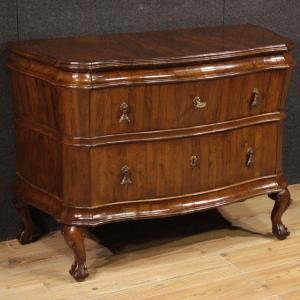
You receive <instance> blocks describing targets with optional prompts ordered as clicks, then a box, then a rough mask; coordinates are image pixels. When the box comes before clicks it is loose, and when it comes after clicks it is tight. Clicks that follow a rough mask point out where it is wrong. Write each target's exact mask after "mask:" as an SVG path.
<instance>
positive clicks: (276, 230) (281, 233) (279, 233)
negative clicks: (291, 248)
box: [269, 188, 292, 240]
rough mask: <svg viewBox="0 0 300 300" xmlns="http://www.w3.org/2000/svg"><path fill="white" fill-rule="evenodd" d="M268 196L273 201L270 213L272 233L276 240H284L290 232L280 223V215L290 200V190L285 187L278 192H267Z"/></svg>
mask: <svg viewBox="0 0 300 300" xmlns="http://www.w3.org/2000/svg"><path fill="white" fill-rule="evenodd" d="M269 197H270V198H271V199H273V200H274V201H275V204H274V207H273V210H272V213H271V220H272V232H273V235H274V236H275V237H276V238H277V239H278V240H285V239H286V238H287V237H288V236H289V234H290V233H289V231H288V229H287V227H286V226H285V225H284V224H283V223H282V220H281V217H282V215H283V213H284V212H285V211H286V210H287V209H288V207H289V205H290V204H291V202H292V200H291V196H290V192H289V190H288V189H287V188H284V189H283V190H282V191H280V192H277V193H272V194H269Z"/></svg>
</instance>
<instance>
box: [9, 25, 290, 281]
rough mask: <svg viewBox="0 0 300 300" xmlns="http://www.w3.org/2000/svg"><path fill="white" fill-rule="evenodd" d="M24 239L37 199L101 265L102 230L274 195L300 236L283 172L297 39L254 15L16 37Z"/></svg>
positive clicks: (80, 273) (78, 250) (32, 231)
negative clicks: (139, 29) (194, 25)
mask: <svg viewBox="0 0 300 300" xmlns="http://www.w3.org/2000/svg"><path fill="white" fill-rule="evenodd" d="M10 49H11V54H10V57H9V59H8V61H7V68H8V70H9V73H10V76H11V83H12V92H13V96H14V101H15V117H16V132H17V172H16V182H15V194H16V197H15V200H14V204H15V207H16V209H17V210H18V212H19V214H20V216H21V217H22V219H23V222H24V228H23V229H22V231H21V233H20V234H19V236H18V238H19V241H20V242H21V243H24V244H25V243H28V242H31V241H33V240H35V239H37V238H38V234H37V228H36V226H35V225H34V223H33V221H32V219H31V217H30V213H29V210H28V206H29V205H32V206H34V207H36V208H38V209H41V210H42V211H44V212H46V213H48V214H50V215H52V216H53V217H54V218H55V219H56V220H57V221H58V222H60V223H62V224H63V229H62V231H63V235H64V238H65V240H66V242H67V244H68V245H69V246H70V247H71V248H72V249H73V251H74V254H75V261H74V264H73V265H72V267H71V270H70V273H71V275H72V276H73V277H74V278H75V279H77V280H83V279H85V277H86V276H87V275H88V271H87V267H86V255H85V249H84V234H85V230H86V228H87V227H88V226H97V225H101V224H104V223H109V222H116V221H122V220H131V219H142V218H156V217H167V216H171V215H177V214H185V213H191V212H195V211H199V210H204V209H209V208H214V207H218V206H221V205H225V204H228V203H232V202H235V201H241V200H244V199H246V198H249V197H252V196H255V195H259V194H264V193H266V194H269V196H270V197H271V198H272V199H274V200H275V205H274V209H273V211H272V216H271V220H272V228H273V233H274V235H275V236H276V237H277V238H279V239H284V238H286V236H287V235H288V231H287V228H286V227H285V226H284V225H283V224H282V221H281V216H282V214H283V212H284V211H285V210H286V209H287V207H288V205H289V203H290V196H289V192H288V190H287V183H286V182H285V180H284V178H283V175H282V170H281V144H282V121H283V118H284V112H283V109H284V100H285V98H286V94H287V90H288V85H289V82H290V78H291V72H292V68H293V65H294V61H293V59H292V57H291V55H290V50H291V49H292V43H291V42H290V41H289V40H288V39H286V38H283V37H281V36H279V35H277V34H275V33H272V32H270V31H268V30H266V29H263V28H260V27H257V26H254V25H240V26H229V27H224V28H204V29H203V28H202V29H186V30H176V31H165V32H153V33H132V34H122V35H107V36H99V37H77V38H75V37H74V38H64V39H49V40H39V41H25V42H16V43H11V44H10Z"/></svg>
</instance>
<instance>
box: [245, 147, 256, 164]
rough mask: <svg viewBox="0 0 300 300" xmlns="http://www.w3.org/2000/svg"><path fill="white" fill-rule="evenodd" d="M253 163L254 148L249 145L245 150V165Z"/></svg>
mask: <svg viewBox="0 0 300 300" xmlns="http://www.w3.org/2000/svg"><path fill="white" fill-rule="evenodd" d="M254 163H255V161H254V150H253V148H252V147H249V148H248V150H247V159H246V167H247V168H250V167H251V166H253V165H254Z"/></svg>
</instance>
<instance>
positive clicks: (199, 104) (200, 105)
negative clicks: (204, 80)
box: [193, 96, 207, 109]
mask: <svg viewBox="0 0 300 300" xmlns="http://www.w3.org/2000/svg"><path fill="white" fill-rule="evenodd" d="M193 103H194V107H195V108H197V109H201V108H204V107H206V104H207V103H206V102H205V101H202V100H201V98H200V97H199V96H196V97H195V98H194V100H193Z"/></svg>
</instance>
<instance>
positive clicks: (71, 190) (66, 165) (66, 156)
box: [63, 145, 98, 207]
mask: <svg viewBox="0 0 300 300" xmlns="http://www.w3.org/2000/svg"><path fill="white" fill-rule="evenodd" d="M94 168H98V166H97V165H94ZM63 199H64V204H65V205H70V206H77V207H88V206H90V148H89V147H73V146H70V145H63Z"/></svg>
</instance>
